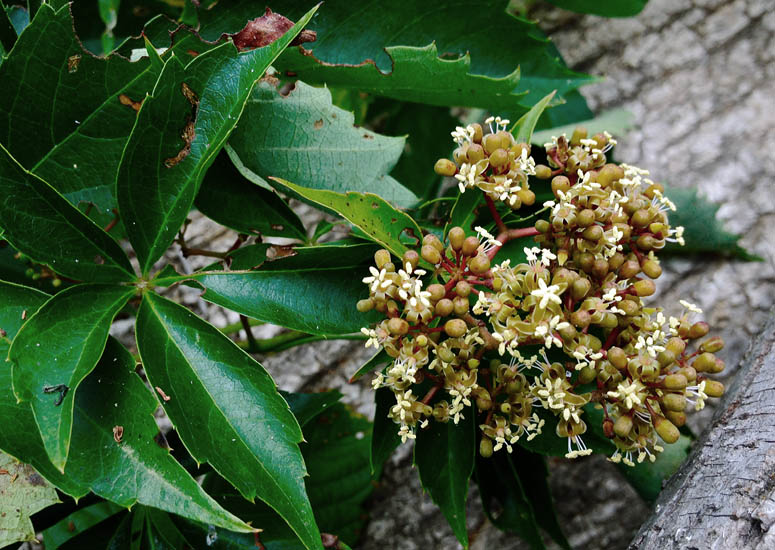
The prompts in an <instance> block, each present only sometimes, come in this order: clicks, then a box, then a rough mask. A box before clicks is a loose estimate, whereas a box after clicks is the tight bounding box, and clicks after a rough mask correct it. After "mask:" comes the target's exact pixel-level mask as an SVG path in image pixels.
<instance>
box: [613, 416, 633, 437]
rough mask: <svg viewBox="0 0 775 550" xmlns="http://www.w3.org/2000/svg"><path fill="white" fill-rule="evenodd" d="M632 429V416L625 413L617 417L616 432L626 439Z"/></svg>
mask: <svg viewBox="0 0 775 550" xmlns="http://www.w3.org/2000/svg"><path fill="white" fill-rule="evenodd" d="M631 431H632V417H631V416H627V415H623V416H620V417H619V418H617V419H616V422H614V433H615V434H616V435H618V436H619V437H621V438H622V439H626V438H627V436H629V435H630V432H631Z"/></svg>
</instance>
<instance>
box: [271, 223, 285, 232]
mask: <svg viewBox="0 0 775 550" xmlns="http://www.w3.org/2000/svg"><path fill="white" fill-rule="evenodd" d="M272 229H274V230H275V231H282V230H283V229H285V227H284V226H283V225H282V224H281V223H273V224H272Z"/></svg>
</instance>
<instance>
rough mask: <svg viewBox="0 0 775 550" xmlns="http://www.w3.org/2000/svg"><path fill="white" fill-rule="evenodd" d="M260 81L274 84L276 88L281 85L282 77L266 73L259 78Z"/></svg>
mask: <svg viewBox="0 0 775 550" xmlns="http://www.w3.org/2000/svg"><path fill="white" fill-rule="evenodd" d="M259 82H263V83H265V84H268V85H269V86H272V87H273V88H276V87H277V86H279V85H280V79H279V78H277V77H276V76H275V75H273V74H265V75H264V76H262V77H261V78H260V79H259Z"/></svg>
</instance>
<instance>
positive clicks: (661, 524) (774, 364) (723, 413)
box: [630, 311, 775, 550]
mask: <svg viewBox="0 0 775 550" xmlns="http://www.w3.org/2000/svg"><path fill="white" fill-rule="evenodd" d="M773 525H775V311H774V312H773V315H772V316H771V318H770V320H769V322H768V323H767V325H766V327H765V330H764V331H763V332H762V334H760V335H759V337H758V338H757V339H756V340H755V341H754V343H753V345H752V346H751V347H750V348H749V350H748V353H747V354H746V357H745V358H744V359H743V362H742V365H741V367H740V371H739V373H738V374H737V377H736V378H735V381H734V383H733V385H732V387H731V388H730V389H729V391H728V394H727V395H726V397H725V399H724V402H723V404H722V406H720V407H719V408H718V409H717V410H716V414H715V416H714V419H713V423H712V426H711V428H710V429H709V430H708V431H707V432H706V434H705V435H704V436H703V437H702V439H700V440H699V441H698V442H697V444H696V446H695V448H694V451H693V452H692V453H691V455H690V457H689V458H688V459H687V461H686V462H685V463H684V465H683V466H682V467H681V469H680V470H679V471H678V473H677V474H676V475H674V476H673V477H672V478H671V479H670V481H669V482H668V484H667V486H666V487H665V489H664V490H663V491H662V493H661V494H660V497H659V500H658V501H657V505H656V507H655V508H654V513H653V515H652V516H651V518H650V519H649V520H647V521H646V523H644V524H643V526H642V527H641V529H640V531H639V532H638V534H637V535H636V536H635V538H634V539H633V541H632V543H631V544H630V549H631V550H634V549H640V550H645V549H650V548H658V549H660V550H662V549H670V548H681V549H697V550H705V549H728V548H737V549H742V548H762V549H763V548H775V527H773Z"/></svg>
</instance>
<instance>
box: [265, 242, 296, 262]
mask: <svg viewBox="0 0 775 550" xmlns="http://www.w3.org/2000/svg"><path fill="white" fill-rule="evenodd" d="M293 247H294V245H292V244H289V245H286V246H282V245H274V246H270V247H269V248H268V249H267V251H266V257H267V259H269V260H279V259H280V258H287V257H288V256H295V255H296V251H295V250H294V249H293Z"/></svg>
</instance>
